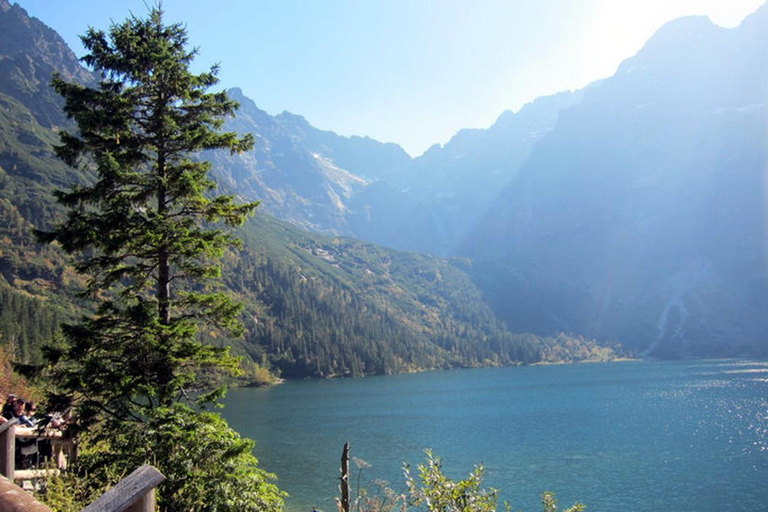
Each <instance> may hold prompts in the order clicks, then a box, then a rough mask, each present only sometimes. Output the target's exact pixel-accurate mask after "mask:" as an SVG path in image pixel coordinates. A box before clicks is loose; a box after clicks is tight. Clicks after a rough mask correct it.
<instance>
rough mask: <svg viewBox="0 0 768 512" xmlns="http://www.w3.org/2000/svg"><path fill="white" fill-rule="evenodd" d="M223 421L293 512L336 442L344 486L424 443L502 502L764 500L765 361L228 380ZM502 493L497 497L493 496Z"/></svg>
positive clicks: (320, 497)
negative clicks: (479, 470) (236, 384)
mask: <svg viewBox="0 0 768 512" xmlns="http://www.w3.org/2000/svg"><path fill="white" fill-rule="evenodd" d="M224 416H225V417H226V418H227V420H228V421H229V422H230V424H231V425H232V427H233V428H235V429H236V430H238V431H240V432H241V433H242V434H243V435H245V436H248V437H251V438H253V439H256V440H257V446H256V455H257V456H258V458H259V461H260V466H261V467H262V468H264V469H266V470H268V471H271V472H274V473H277V475H278V477H279V481H278V485H280V487H281V488H282V489H283V490H285V491H287V492H289V493H290V494H291V497H290V498H288V500H287V502H286V504H287V507H288V509H289V510H290V511H292V512H309V511H310V510H311V509H312V506H315V505H316V506H317V507H318V508H319V509H321V510H323V511H325V512H335V510H336V505H335V502H334V498H335V497H336V496H337V495H338V476H339V459H340V455H341V450H342V447H343V445H344V442H346V441H349V442H350V445H351V453H352V456H353V457H358V458H360V459H362V460H364V461H365V462H367V463H368V464H370V467H366V468H364V469H362V471H361V472H358V469H357V466H356V465H355V464H354V463H353V464H351V470H352V474H353V478H352V484H353V492H354V490H355V488H356V487H357V483H358V480H359V481H360V484H361V485H362V486H363V487H367V488H369V489H374V488H375V487H376V486H375V484H374V480H376V479H385V480H388V481H389V482H390V483H391V486H392V488H394V489H395V490H398V491H400V490H403V489H404V484H403V478H402V463H403V462H404V461H410V462H411V463H412V465H413V466H414V467H415V466H416V464H418V463H419V462H422V461H423V460H424V452H423V450H424V448H432V449H433V451H434V452H435V454H436V455H439V456H440V457H442V458H443V459H444V468H445V470H446V473H447V474H448V475H449V476H450V477H452V478H463V477H465V476H466V474H467V473H468V472H469V471H470V470H471V469H472V467H473V466H474V464H476V463H480V462H482V463H483V464H484V466H485V468H486V484H487V486H488V487H494V488H497V489H499V491H500V497H501V500H506V501H509V502H510V504H511V505H512V509H513V510H515V511H518V510H521V511H523V512H533V511H540V510H541V505H540V503H539V501H540V498H539V497H540V494H541V492H542V491H545V490H552V491H554V492H555V493H556V494H557V497H558V500H559V502H560V504H561V507H566V506H570V505H571V504H572V503H574V502H576V501H581V502H583V503H586V504H587V506H588V510H589V511H591V512H602V511H606V512H607V511H616V510H629V511H632V512H646V511H647V512H651V511H653V512H659V511H664V512H675V511H687V512H691V511H700V512H715V511H718V512H721V511H729V512H747V511H750V512H753V511H756V510H768V362H761V361H745V360H718V361H693V362H692V361H685V362H622V363H607V364H580V365H560V366H533V367H518V368H488V369H478V370H459V371H447V372H434V373H423V374H414V375H395V376H385V377H369V378H363V379H349V380H333V381H304V382H289V383H286V384H283V385H280V386H275V387H272V388H269V389H234V390H231V391H230V392H229V395H228V397H227V400H226V408H225V409H224ZM501 500H500V501H501Z"/></svg>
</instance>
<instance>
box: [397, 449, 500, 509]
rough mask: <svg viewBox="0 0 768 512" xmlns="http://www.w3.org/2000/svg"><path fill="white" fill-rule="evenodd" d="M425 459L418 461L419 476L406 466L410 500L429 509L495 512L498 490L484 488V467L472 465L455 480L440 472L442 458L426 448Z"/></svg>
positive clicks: (406, 481) (417, 505) (441, 470)
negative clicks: (472, 468) (414, 474)
mask: <svg viewBox="0 0 768 512" xmlns="http://www.w3.org/2000/svg"><path fill="white" fill-rule="evenodd" d="M426 454H427V461H426V463H423V464H419V466H418V469H419V476H418V480H417V479H416V477H414V476H413V475H412V474H411V470H410V467H409V466H408V465H406V466H405V483H406V485H407V486H408V492H409V495H410V500H409V502H410V504H411V505H414V506H416V507H421V508H423V509H425V510H428V511H429V512H495V511H496V508H497V506H498V492H497V491H496V490H495V489H483V488H482V483H483V467H482V466H475V469H474V471H472V472H471V473H470V474H469V476H468V477H467V478H466V479H465V480H459V481H454V480H451V479H450V478H448V477H446V476H445V473H443V461H442V459H440V458H438V457H435V456H433V455H432V451H431V450H426Z"/></svg>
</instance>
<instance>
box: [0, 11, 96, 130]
mask: <svg viewBox="0 0 768 512" xmlns="http://www.w3.org/2000/svg"><path fill="white" fill-rule="evenodd" d="M54 71H55V72H58V73H59V74H60V75H61V76H62V77H63V78H64V79H65V80H68V81H78V82H81V83H89V82H92V81H93V77H92V75H91V74H90V73H89V72H88V71H87V70H85V69H84V68H83V67H82V66H81V65H80V63H79V61H78V60H77V57H75V54H74V53H73V52H72V50H71V49H70V48H69V47H68V46H67V44H66V43H65V42H64V40H63V39H62V38H61V36H59V35H58V34H57V33H56V31H54V30H53V29H51V28H50V27H48V26H47V25H45V24H44V23H42V22H41V21H40V20H38V19H37V18H33V17H30V16H29V15H28V14H27V12H26V11H25V10H24V9H22V8H21V7H20V6H19V5H18V4H14V5H11V4H10V2H9V1H8V0H0V92H3V93H5V94H8V95H9V96H12V97H14V98H16V99H17V100H18V101H19V102H21V103H22V104H23V105H25V106H26V107H27V108H28V109H29V110H30V112H32V114H33V115H34V116H35V119H36V121H37V122H38V123H39V124H40V125H41V126H44V127H47V128H52V127H54V126H60V125H61V124H63V123H65V117H64V115H63V113H62V112H61V105H62V102H61V100H60V98H59V97H58V95H57V94H56V93H55V92H54V91H53V90H52V89H51V88H50V86H49V83H50V81H51V76H52V75H53V73H54Z"/></svg>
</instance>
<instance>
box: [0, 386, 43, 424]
mask: <svg viewBox="0 0 768 512" xmlns="http://www.w3.org/2000/svg"><path fill="white" fill-rule="evenodd" d="M35 411H37V406H35V403H34V402H32V401H27V400H24V399H23V398H21V397H19V396H16V395H14V394H13V393H11V394H10V395H8V398H6V399H5V404H4V405H3V410H2V412H1V413H0V424H1V423H5V422H7V421H8V420H12V419H13V418H18V419H19V425H20V426H22V427H34V426H35V420H36V418H35Z"/></svg>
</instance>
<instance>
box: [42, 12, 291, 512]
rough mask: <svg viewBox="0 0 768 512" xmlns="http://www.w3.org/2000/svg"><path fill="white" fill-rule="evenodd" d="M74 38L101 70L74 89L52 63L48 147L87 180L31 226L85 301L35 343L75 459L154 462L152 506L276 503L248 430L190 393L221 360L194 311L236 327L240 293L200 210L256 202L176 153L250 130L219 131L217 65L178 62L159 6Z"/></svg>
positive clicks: (178, 34) (123, 465) (102, 464)
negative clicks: (64, 120) (73, 415)
mask: <svg viewBox="0 0 768 512" xmlns="http://www.w3.org/2000/svg"><path fill="white" fill-rule="evenodd" d="M82 41H83V44H84V46H85V48H86V50H87V52H88V54H87V55H86V56H85V57H84V58H83V61H84V62H85V63H86V64H87V65H88V66H89V67H90V68H91V69H92V70H93V71H94V72H96V73H97V74H98V75H99V76H100V78H101V80H100V82H99V84H98V87H97V88H89V87H85V86H82V85H79V84H76V83H67V82H65V81H64V80H62V79H61V78H60V77H58V76H55V77H54V78H53V81H52V85H53V87H54V88H55V89H56V91H58V92H59V93H60V94H61V95H62V96H63V97H64V100H65V106H64V110H65V112H66V114H67V115H68V116H69V117H70V118H72V119H74V121H75V123H76V125H77V128H78V130H77V133H67V132H62V133H61V145H60V146H59V147H57V154H58V155H59V157H61V158H62V159H63V160H64V161H65V162H66V163H68V164H69V165H72V166H79V167H82V168H89V169H91V170H93V171H95V174H96V180H95V182H94V183H93V184H91V185H87V186H78V187H75V188H73V189H71V190H69V191H66V192H60V193H59V194H58V199H59V201H60V202H61V203H62V204H64V205H65V206H66V207H68V213H67V217H66V219H65V220H64V221H63V222H61V223H60V224H58V225H56V226H55V227H54V228H53V230H52V231H50V232H47V233H40V237H41V238H42V239H43V240H46V241H57V242H59V243H60V244H61V245H62V246H63V248H64V249H65V250H66V251H67V252H69V253H73V254H75V255H77V256H78V259H77V268H78V270H79V271H81V272H83V273H85V274H86V275H87V276H89V280H88V288H87V295H88V296H90V298H92V299H94V300H95V301H96V302H97V308H96V310H95V312H94V314H92V315H88V316H85V317H83V318H82V319H81V321H80V322H79V323H76V324H69V325H64V326H63V333H64V340H63V342H62V343H60V344H58V345H56V346H51V347H49V348H48V349H47V351H46V357H47V359H48V361H49V363H50V365H49V367H50V375H51V376H52V378H53V381H54V382H55V385H56V390H57V392H58V395H57V397H58V398H59V399H62V398H67V399H69V400H72V401H74V404H75V406H76V410H77V413H78V416H79V425H80V427H81V428H84V429H85V430H86V432H85V434H86V439H90V442H91V446H92V447H94V449H93V450H91V452H90V454H87V453H86V455H85V456H83V457H81V460H80V463H79V465H80V468H81V469H82V470H83V471H82V472H83V473H84V474H85V473H87V474H88V475H89V478H90V479H91V480H92V481H94V482H95V481H96V480H97V479H106V480H114V479H115V478H116V477H118V476H119V475H120V474H122V473H123V472H125V471H128V470H131V469H133V468H132V467H131V466H132V465H136V464H140V463H142V462H151V463H154V464H156V465H158V466H159V467H160V469H161V471H163V472H164V473H165V474H166V476H167V477H168V481H167V482H166V484H164V485H163V487H162V488H161V490H160V493H159V498H160V504H161V507H162V508H163V509H165V510H192V509H196V510H206V509H211V510H212V509H217V510H230V509H231V510H235V509H237V510H274V509H277V508H280V507H281V504H282V499H281V494H280V492H279V491H278V490H277V489H276V488H275V487H274V486H273V485H272V484H270V483H268V482H267V479H268V475H266V474H265V473H263V472H262V471H261V470H259V469H258V468H257V467H256V459H255V458H253V455H252V454H251V453H250V450H251V447H252V444H251V443H250V441H247V440H243V439H240V437H239V436H238V435H237V434H236V433H235V432H233V431H231V430H230V429H229V427H227V425H226V423H225V422H224V421H223V420H222V419H221V418H219V417H218V416H217V415H214V414H210V413H204V412H199V409H198V408H197V407H196V406H199V405H200V404H201V403H205V402H209V401H213V400H215V399H216V398H217V397H218V396H219V395H218V393H219V392H221V391H222V390H221V389H220V388H216V387H215V386H214V385H213V383H214V382H215V380H216V379H212V378H211V376H215V375H216V373H217V372H220V371H222V370H228V371H234V370H236V368H237V360H236V359H235V358H233V357H231V356H230V355H229V352H228V350H227V349H225V348H215V347H212V346H210V345H207V344H204V343H201V341H200V340H199V336H198V328H199V326H200V325H207V326H210V327H211V328H220V329H223V330H225V331H228V332H230V333H234V334H236V333H237V332H238V331H239V330H240V329H241V327H240V323H239V313H240V306H239V305H238V304H236V303H234V302H233V301H232V300H230V299H229V298H228V297H227V296H226V295H225V294H223V293H221V292H219V291H217V284H216V283H217V280H216V279H215V278H217V277H218V276H219V274H220V266H219V262H218V258H219V257H220V256H221V255H222V254H223V252H224V251H225V250H226V249H227V248H228V247H230V246H232V245H236V243H237V241H236V239H235V238H233V237H232V235H230V234H229V233H228V232H226V231H225V230H222V229H217V228H215V226H214V224H215V223H224V224H226V225H229V226H237V225H239V224H241V223H242V222H243V221H244V220H245V219H246V217H247V216H248V215H249V214H251V213H252V212H253V210H254V208H255V207H256V205H257V203H248V204H240V205H238V204H236V203H235V201H234V199H233V198H232V197H230V196H214V194H213V192H212V189H213V188H214V183H213V182H212V181H211V180H210V179H209V178H208V171H209V169H210V164H209V163H207V162H201V161H198V160H194V159H193V158H192V156H193V155H195V154H197V153H199V152H200V151H202V150H210V149H219V148H223V149H228V150H230V151H233V152H236V151H243V150H247V149H248V148H250V147H251V146H252V144H253V137H252V136H250V135H249V136H246V137H243V138H240V137H238V136H237V135H236V134H234V133H221V132H220V128H221V125H222V122H223V119H224V118H225V117H226V116H229V115H232V114H233V112H234V111H235V109H236V108H237V104H236V103H235V102H233V101H230V100H229V99H228V98H227V96H226V94H225V93H224V92H220V93H209V92H207V90H208V89H209V88H210V87H211V86H212V85H214V84H216V83H217V81H218V80H217V78H216V72H217V68H216V67H214V68H212V69H211V70H210V72H207V73H201V74H194V73H192V72H191V71H190V64H191V62H192V60H193V58H194V55H195V51H194V50H192V51H190V50H188V49H187V35H186V31H185V29H184V27H183V26H181V25H178V24H173V25H166V24H165V23H164V22H163V14H162V11H161V10H160V9H159V8H154V9H152V10H151V11H150V13H149V15H148V17H147V18H145V19H142V18H137V17H131V18H129V19H128V20H126V21H125V22H123V23H121V24H115V25H113V26H112V27H110V30H109V32H108V33H105V32H103V31H100V30H95V29H89V31H88V32H87V33H86V35H84V36H83V37H82ZM189 402H194V403H189Z"/></svg>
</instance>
